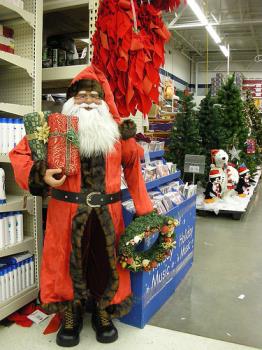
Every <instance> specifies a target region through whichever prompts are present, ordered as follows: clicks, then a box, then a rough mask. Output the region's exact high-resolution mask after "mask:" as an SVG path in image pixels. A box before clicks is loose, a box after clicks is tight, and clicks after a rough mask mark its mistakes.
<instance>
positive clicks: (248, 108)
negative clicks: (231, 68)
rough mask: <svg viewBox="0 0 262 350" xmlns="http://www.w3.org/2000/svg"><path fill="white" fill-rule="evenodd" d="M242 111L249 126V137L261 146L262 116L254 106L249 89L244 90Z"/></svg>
mask: <svg viewBox="0 0 262 350" xmlns="http://www.w3.org/2000/svg"><path fill="white" fill-rule="evenodd" d="M244 111H245V115H246V118H247V120H248V124H249V128H250V132H251V134H250V137H251V138H254V139H255V140H256V142H257V145H258V146H259V147H262V118H261V115H260V114H259V113H258V109H257V107H256V106H255V102H254V99H253V97H252V94H251V91H249V90H248V91H247V92H246V101H245V102H244Z"/></svg>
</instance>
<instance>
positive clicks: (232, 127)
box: [217, 74, 248, 156]
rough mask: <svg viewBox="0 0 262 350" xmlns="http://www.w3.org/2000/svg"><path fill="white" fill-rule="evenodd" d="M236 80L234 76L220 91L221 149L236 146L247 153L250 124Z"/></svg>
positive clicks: (218, 101) (218, 100) (218, 99)
mask: <svg viewBox="0 0 262 350" xmlns="http://www.w3.org/2000/svg"><path fill="white" fill-rule="evenodd" d="M234 79H235V77H234V74H233V75H232V76H230V77H229V78H228V80H227V81H226V83H225V84H223V86H222V88H221V89H220V90H219V91H218V98H217V103H218V104H219V105H221V114H220V117H221V126H220V130H217V131H218V133H219V135H220V137H222V139H220V145H219V147H220V148H222V149H224V150H225V151H228V150H229V149H231V148H232V147H233V146H235V147H238V148H239V149H241V151H243V152H245V142H246V140H247V137H248V124H247V121H246V118H245V115H244V107H243V102H242V99H241V94H240V90H239V88H238V87H237V86H236V84H235V83H234ZM241 156H242V154H241Z"/></svg>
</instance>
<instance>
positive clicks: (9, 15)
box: [0, 0, 35, 28]
mask: <svg viewBox="0 0 262 350" xmlns="http://www.w3.org/2000/svg"><path fill="white" fill-rule="evenodd" d="M17 18H23V20H24V21H25V22H27V23H28V24H29V25H30V26H31V27H32V28H34V25H35V15H34V14H33V13H31V12H29V11H27V10H24V9H23V8H22V7H19V6H17V5H15V4H14V3H13V2H11V1H10V0H0V21H7V20H13V19H17Z"/></svg>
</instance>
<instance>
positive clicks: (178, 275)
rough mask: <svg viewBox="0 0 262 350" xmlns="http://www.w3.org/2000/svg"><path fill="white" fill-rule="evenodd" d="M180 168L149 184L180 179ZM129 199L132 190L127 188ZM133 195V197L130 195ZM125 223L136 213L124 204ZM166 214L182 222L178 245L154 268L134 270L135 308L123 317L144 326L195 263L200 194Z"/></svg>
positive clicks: (152, 239)
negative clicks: (197, 199) (198, 199)
mask: <svg viewBox="0 0 262 350" xmlns="http://www.w3.org/2000/svg"><path fill="white" fill-rule="evenodd" d="M179 176H180V172H177V173H175V174H172V175H169V176H166V177H163V178H161V179H159V180H156V181H152V182H151V183H148V184H147V188H148V189H149V188H150V189H152V188H157V186H159V183H161V184H163V183H168V182H169V181H172V180H174V179H178V178H179ZM124 197H125V199H128V192H127V191H126V190H125V196H124ZM129 198H130V197H129ZM123 211H124V219H125V224H126V225H128V224H129V223H130V221H131V220H132V214H130V213H128V212H127V211H126V210H125V209H124V208H123ZM166 215H168V216H172V217H174V218H176V219H177V220H178V221H179V222H180V225H179V226H178V227H177V228H176V230H175V232H176V248H174V249H173V250H172V251H171V256H170V257H168V258H167V259H166V260H165V261H164V262H162V263H161V264H159V266H158V267H157V268H155V269H153V270H152V271H150V272H137V273H132V272H131V284H132V291H133V297H134V303H133V307H132V310H131V312H130V313H129V314H128V315H126V316H125V317H123V318H121V321H122V322H124V323H127V324H129V325H132V326H136V327H139V328H143V327H144V326H145V325H146V323H148V321H149V319H150V318H151V317H152V316H153V315H154V314H155V312H156V311H157V310H159V308H160V307H161V306H162V305H163V304H164V303H165V302H166V301H167V299H168V298H169V297H170V296H171V295H172V294H173V293H174V291H175V290H176V288H177V287H178V285H179V283H180V282H181V281H182V279H183V278H184V276H185V275H186V273H187V271H188V270H189V269H190V267H191V266H192V263H193V254H194V241H195V222H196V196H193V197H191V198H189V199H187V200H185V201H184V202H182V203H181V204H180V205H177V206H175V207H174V208H173V209H172V210H171V211H169V212H167V213H166ZM156 238H157V235H156V237H155V238H154V237H151V239H150V240H149V241H148V240H147V241H146V242H145V243H144V247H143V248H144V249H145V250H146V249H148V248H149V247H150V246H151V245H152V244H153V243H154V241H155V239H156Z"/></svg>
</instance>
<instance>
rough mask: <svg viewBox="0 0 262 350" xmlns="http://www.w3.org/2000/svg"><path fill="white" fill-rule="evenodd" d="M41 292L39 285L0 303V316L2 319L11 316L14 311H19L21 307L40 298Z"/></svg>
mask: <svg viewBox="0 0 262 350" xmlns="http://www.w3.org/2000/svg"><path fill="white" fill-rule="evenodd" d="M38 293H39V290H38V287H37V285H33V286H30V287H28V288H27V289H24V290H23V291H22V292H20V293H19V294H16V295H15V296H13V297H12V298H10V299H8V300H5V301H4V302H0V310H1V313H0V316H1V319H3V318H5V317H7V316H8V315H10V314H11V313H12V312H14V310H17V309H19V308H20V307H21V306H20V305H26V304H28V303H30V302H31V301H32V300H34V299H36V298H37V296H38Z"/></svg>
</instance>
